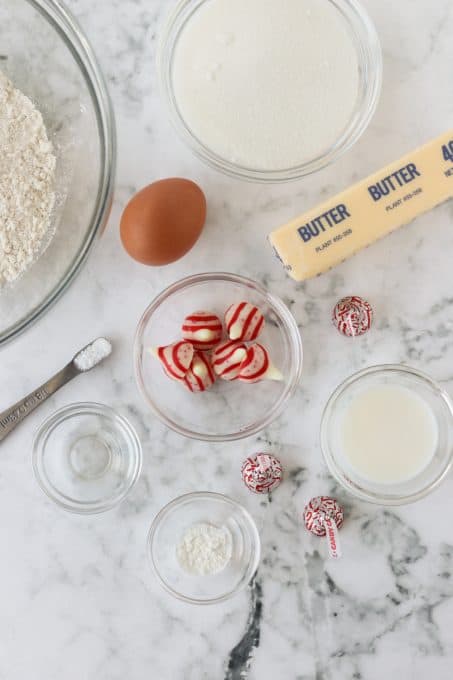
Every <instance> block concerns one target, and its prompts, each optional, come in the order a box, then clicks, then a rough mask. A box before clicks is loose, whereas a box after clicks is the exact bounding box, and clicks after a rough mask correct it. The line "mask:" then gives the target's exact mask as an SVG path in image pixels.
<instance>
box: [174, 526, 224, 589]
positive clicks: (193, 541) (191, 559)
mask: <svg viewBox="0 0 453 680" xmlns="http://www.w3.org/2000/svg"><path fill="white" fill-rule="evenodd" d="M176 555H177V558H178V561H179V564H180V565H181V567H182V568H183V569H184V571H186V572H187V573H189V574H194V575H198V576H209V575H212V574H217V573H219V572H220V571H222V570H223V569H225V567H226V565H227V564H228V562H229V561H230V559H231V537H230V535H229V533H228V531H227V530H226V529H219V528H218V527H215V526H213V525H212V524H194V525H193V526H191V527H190V528H189V529H188V530H187V531H186V532H185V534H184V536H183V539H182V541H181V543H180V544H179V546H178V547H177V549H176Z"/></svg>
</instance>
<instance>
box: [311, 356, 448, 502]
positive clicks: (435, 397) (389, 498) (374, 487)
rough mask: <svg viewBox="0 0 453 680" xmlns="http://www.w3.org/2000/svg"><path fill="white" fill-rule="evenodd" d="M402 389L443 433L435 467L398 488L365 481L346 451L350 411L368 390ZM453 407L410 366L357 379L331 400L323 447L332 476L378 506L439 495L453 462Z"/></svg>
mask: <svg viewBox="0 0 453 680" xmlns="http://www.w3.org/2000/svg"><path fill="white" fill-rule="evenodd" d="M375 385H396V386H399V387H404V388H406V389H409V390H411V391H412V392H414V393H415V394H417V395H418V396H419V397H421V398H422V399H423V400H424V401H425V403H426V404H427V405H428V406H429V407H430V408H431V410H432V413H433V416H434V418H435V420H436V423H437V428H438V443H437V448H436V451H435V454H434V456H433V458H432V460H431V462H430V463H429V465H428V466H427V467H426V468H425V469H424V470H422V472H420V473H419V474H418V475H416V476H415V477H413V478H411V479H409V480H407V481H405V482H401V483H398V484H379V483H372V482H371V481H369V480H364V479H363V478H362V477H360V476H358V475H356V474H355V473H354V470H353V469H352V468H351V467H350V466H348V465H347V463H346V462H345V461H344V458H343V456H342V454H341V450H340V445H339V441H340V436H339V432H340V426H341V419H342V416H343V414H344V409H345V407H346V406H347V405H348V403H350V401H351V400H352V399H353V398H354V397H355V396H356V395H357V394H358V393H359V392H360V391H363V390H364V389H365V388H367V387H371V386H373V387H374V386H375ZM452 425H453V402H452V401H451V399H450V397H449V395H448V394H447V393H446V392H444V391H443V390H442V388H441V387H439V385H437V384H436V383H435V382H434V381H433V380H432V379H431V378H430V377H429V376H427V375H425V374H424V373H422V372H420V371H418V370H416V369H414V368H410V367H408V366H402V365H393V364H384V365H382V366H372V367H370V368H366V369H364V370H363V371H360V372H359V373H356V374H355V375H353V376H351V377H350V378H348V379H347V380H345V382H343V383H342V384H341V385H340V386H339V387H337V389H336V390H335V392H334V393H333V394H332V396H331V397H330V399H329V401H328V403H327V406H326V408H325V410H324V414H323V417H322V423H321V448H322V452H323V454H324V458H325V461H326V463H327V466H328V468H329V470H330V473H331V474H332V475H333V477H335V479H336V480H337V481H338V482H339V483H340V484H341V485H342V486H343V487H344V488H345V489H346V490H347V491H349V493H351V494H352V495H353V496H356V497H358V498H360V499H361V500H364V501H368V502H370V503H376V504H378V505H404V504H406V503H412V502H414V501H417V500H419V499H421V498H423V497H424V496H426V495H428V494H429V493H431V491H433V490H434V489H435V488H436V487H437V486H438V485H439V484H440V482H441V481H442V480H443V479H444V477H445V476H446V475H447V473H448V472H449V470H450V468H451V466H452V463H453V428H452Z"/></svg>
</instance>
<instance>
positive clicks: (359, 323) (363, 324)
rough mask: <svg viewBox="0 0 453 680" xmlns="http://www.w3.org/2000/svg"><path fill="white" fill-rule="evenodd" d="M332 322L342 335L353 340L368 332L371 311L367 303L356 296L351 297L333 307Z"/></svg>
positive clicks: (371, 320) (370, 322)
mask: <svg viewBox="0 0 453 680" xmlns="http://www.w3.org/2000/svg"><path fill="white" fill-rule="evenodd" d="M332 321H333V323H334V326H335V328H337V330H338V331H339V332H340V333H341V334H342V335H346V336H347V337H348V338H355V337H358V336H359V335H363V334H364V333H367V332H368V331H369V330H370V328H371V324H372V323H373V310H372V308H371V305H370V303H369V302H367V301H366V300H364V299H363V298H361V297H359V296H358V295H352V296H349V297H345V298H343V299H342V300H340V302H338V303H337V304H336V305H335V308H334V310H333V314H332Z"/></svg>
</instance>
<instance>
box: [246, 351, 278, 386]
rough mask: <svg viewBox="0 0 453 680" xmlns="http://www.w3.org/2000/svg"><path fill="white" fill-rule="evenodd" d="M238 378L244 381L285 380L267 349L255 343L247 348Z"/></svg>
mask: <svg viewBox="0 0 453 680" xmlns="http://www.w3.org/2000/svg"><path fill="white" fill-rule="evenodd" d="M238 379H239V380H241V381H242V382H247V383H256V382H259V381H260V380H283V376H282V374H281V373H280V371H279V370H278V369H277V368H275V366H274V365H273V363H272V362H271V360H270V358H269V352H268V351H267V349H266V348H265V347H263V345H260V344H259V343H255V344H254V345H251V346H250V347H249V348H248V349H247V354H246V355H245V359H244V360H243V362H242V364H241V367H240V370H239V374H238Z"/></svg>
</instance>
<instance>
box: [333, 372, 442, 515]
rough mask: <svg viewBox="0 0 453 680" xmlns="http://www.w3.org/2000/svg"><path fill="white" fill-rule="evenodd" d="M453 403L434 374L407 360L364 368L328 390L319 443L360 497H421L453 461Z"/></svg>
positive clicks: (380, 500)
mask: <svg viewBox="0 0 453 680" xmlns="http://www.w3.org/2000/svg"><path fill="white" fill-rule="evenodd" d="M452 426H453V403H452V401H451V399H450V397H449V395H448V394H447V393H446V392H444V391H443V390H442V389H441V387H439V385H437V384H436V383H435V382H434V381H433V380H432V379H431V378H430V377H429V376H427V375H425V374H424V373H422V372H420V371H418V370H416V369H414V368H410V367H408V366H402V365H393V364H389V365H382V366H373V367H371V368H367V369H364V370H363V371H360V372H359V373H357V374H355V375H353V376H351V377H350V378H348V379H347V380H346V381H345V382H344V383H342V384H341V385H340V386H339V387H337V389H336V390H335V392H334V393H333V394H332V396H331V397H330V399H329V401H328V403H327V406H326V408H325V411H324V414H323V418H322V424H321V447H322V451H323V454H324V458H325V460H326V463H327V466H328V468H329V470H330V472H331V474H332V475H333V477H335V479H336V480H337V481H338V482H339V483H340V484H341V485H342V486H343V487H344V488H345V489H346V490H347V491H349V492H350V493H351V494H353V495H354V496H357V497H358V498H360V499H361V500H364V501H369V502H371V503H376V504H379V505H403V504H406V503H411V502H413V501H417V500H419V499H420V498H423V497H424V496H426V495H427V494H429V493H430V492H431V491H433V490H434V489H435V488H436V487H437V486H438V485H439V484H440V483H441V481H442V480H443V479H444V478H445V476H446V475H447V473H448V472H449V470H450V468H451V466H452V463H453V427H452Z"/></svg>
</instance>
